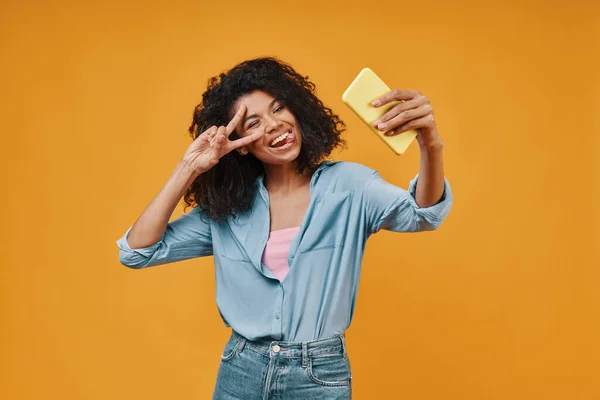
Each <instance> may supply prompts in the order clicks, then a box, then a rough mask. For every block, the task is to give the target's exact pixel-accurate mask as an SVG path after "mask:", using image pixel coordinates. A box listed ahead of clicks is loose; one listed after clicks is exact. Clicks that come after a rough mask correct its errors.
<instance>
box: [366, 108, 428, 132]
mask: <svg viewBox="0 0 600 400" xmlns="http://www.w3.org/2000/svg"><path fill="white" fill-rule="evenodd" d="M431 113H433V107H431V105H430V104H425V105H423V106H420V107H417V108H413V109H412V110H407V111H403V112H401V113H400V114H398V115H396V116H395V117H394V118H392V119H390V120H389V121H388V122H386V123H383V124H379V126H378V127H377V129H379V130H381V131H387V130H390V129H395V128H397V127H399V126H400V125H402V124H405V123H407V122H409V121H412V120H413V119H418V118H421V117H424V116H425V115H427V114H431Z"/></svg>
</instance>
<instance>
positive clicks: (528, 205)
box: [0, 0, 600, 400]
mask: <svg viewBox="0 0 600 400" xmlns="http://www.w3.org/2000/svg"><path fill="white" fill-rule="evenodd" d="M88 3H89V4H85V5H84V4H81V3H80V2H71V1H69V2H67V1H64V0H57V1H52V2H47V1H46V2H43V1H38V2H34V1H16V0H13V1H6V0H4V1H3V2H2V3H1V6H0V43H1V45H0V46H1V47H0V48H1V51H2V62H1V63H0V87H1V93H2V96H1V100H0V101H1V104H0V105H1V107H0V124H1V132H2V145H1V146H0V163H1V166H0V167H1V168H0V171H1V174H2V176H1V182H2V196H1V199H2V200H1V201H2V207H1V208H0V212H1V213H2V215H1V216H0V217H1V221H2V229H1V230H0V232H1V233H0V235H2V236H1V240H2V244H3V246H2V255H1V256H0V257H1V258H0V259H1V260H2V261H1V263H2V267H1V268H0V296H1V297H0V299H1V302H0V306H1V309H0V311H1V318H2V319H1V328H0V340H1V342H0V346H1V347H0V357H1V364H0V368H1V371H0V397H1V398H4V399H11V400H16V399H28V400H29V399H65V400H66V399H85V400H96V399H98V400H100V399H102V400H104V399H146V400H151V399H208V398H210V396H211V393H212V388H213V384H214V381H215V377H216V373H217V368H218V365H219V354H220V352H221V350H222V348H223V345H224V343H225V341H226V339H227V337H228V331H227V330H226V329H225V328H224V326H223V324H222V322H221V320H220V318H219V315H218V313H217V309H216V306H215V302H214V297H215V293H214V275H213V270H212V259H209V258H207V259H196V260H190V261H185V262H182V263H179V264H172V265H169V266H163V267H156V268H151V269H147V270H143V271H134V270H130V269H127V268H125V267H123V266H121V265H120V264H119V262H118V258H117V247H116V245H115V240H116V239H118V238H119V237H120V236H121V235H122V234H123V233H124V231H125V229H126V228H127V227H128V226H129V225H131V224H132V223H133V222H134V220H135V219H136V218H137V216H138V215H139V213H140V212H141V211H142V210H143V208H144V207H145V206H146V205H147V203H148V202H149V201H150V200H151V199H152V197H153V196H154V195H155V194H156V193H157V192H158V190H159V189H160V188H161V187H162V185H163V184H164V182H165V181H166V179H167V178H168V176H169V175H170V173H171V171H172V170H173V168H174V167H175V165H176V163H177V161H178V160H179V159H180V157H181V156H182V155H183V153H184V151H185V149H186V147H187V145H188V143H189V141H190V139H189V138H188V137H187V134H186V128H187V126H188V124H189V122H190V118H191V115H192V111H193V107H194V106H195V105H196V104H197V103H198V102H199V100H200V98H201V94H202V92H203V90H204V88H205V85H206V81H207V79H208V78H209V77H210V76H212V75H215V74H217V73H219V72H221V71H223V70H225V69H227V68H230V67H231V66H233V65H235V64H236V63H238V62H240V61H242V60H244V59H247V58H252V57H256V56H262V55H275V56H278V57H280V58H282V59H283V60H286V61H288V62H290V63H291V64H292V65H293V66H294V67H295V68H296V69H297V70H298V71H300V72H301V73H303V74H308V75H309V76H310V77H311V79H312V80H313V81H314V82H315V83H316V84H317V87H318V94H319V96H320V97H321V98H322V99H323V101H324V102H325V103H326V104H327V105H329V106H331V107H332V108H333V109H334V110H335V111H336V112H338V113H339V114H340V115H341V117H342V118H343V119H344V120H345V121H346V122H347V125H348V131H347V134H346V138H347V140H348V144H349V148H348V149H347V150H345V151H343V152H341V153H336V154H335V158H343V159H345V160H348V161H356V162H360V163H363V164H366V165H368V166H370V167H375V168H377V169H378V170H379V171H380V172H381V174H382V175H383V176H384V177H385V178H387V179H388V180H389V181H391V182H393V183H395V184H397V185H400V186H404V187H405V186H406V185H407V184H408V181H409V179H410V178H412V177H413V176H414V174H415V173H416V172H417V170H418V150H417V147H416V146H412V147H411V149H410V150H409V152H408V153H407V154H406V155H404V156H402V157H397V156H395V155H394V154H393V153H392V152H391V151H389V150H388V149H387V148H386V147H385V146H384V145H383V143H381V142H379V141H378V140H377V139H376V137H375V136H374V135H373V134H372V133H371V132H369V131H368V129H367V128H366V127H365V126H363V125H361V122H360V121H359V120H358V118H356V117H355V116H354V115H353V114H352V113H351V112H350V111H349V110H348V109H347V108H346V107H345V106H344V105H343V103H342V101H341V94H342V92H343V91H344V89H345V88H346V86H347V85H348V84H349V83H350V82H351V81H352V79H353V78H354V76H355V75H356V73H358V71H359V70H360V69H361V68H362V67H364V66H370V67H371V68H373V69H374V70H375V71H376V72H377V73H378V74H379V75H380V76H381V77H382V78H383V79H384V80H385V81H386V82H387V83H388V84H389V85H390V86H393V87H396V88H406V89H419V90H420V91H421V92H423V93H424V94H426V95H428V96H429V97H430V98H431V101H432V104H433V105H434V109H435V110H436V116H437V121H438V126H439V129H440V131H441V133H442V136H443V138H444V139H445V143H446V158H445V159H446V164H445V165H446V172H447V176H448V178H449V179H450V181H451V184H452V186H453V189H454V193H455V196H456V200H455V204H454V208H453V210H452V212H451V213H450V215H449V217H448V219H447V221H446V222H445V223H444V224H443V225H442V227H441V228H440V230H439V231H437V232H434V233H425V234H419V235H408V234H405V235H402V234H392V233H388V232H384V233H380V234H377V235H375V236H374V237H373V238H372V239H371V241H370V242H369V245H368V247H367V254H366V258H365V261H364V269H363V276H362V283H361V287H360V291H359V297H358V305H357V309H356V314H355V318H354V322H353V325H352V327H351V328H350V330H349V331H348V348H349V352H350V357H351V361H352V365H353V372H354V392H355V398H356V399H411V400H421V399H423V400H425V399H427V400H429V399H431V400H434V399H435V400H438V399H446V400H450V399H457V400H458V399H460V400H479V399H490V400H496V399H511V400H513V399H527V400H531V399H536V400H537V399H540V400H542V399H543V400H549V399H561V400H564V399H569V400H589V399H600V345H599V339H600V291H599V287H600V272H599V268H598V267H599V266H600V254H599V250H598V247H599V242H600V240H599V239H600V235H599V226H600V213H599V212H598V206H599V205H600V192H599V189H598V186H599V185H598V183H599V178H600V173H599V171H600V162H599V161H598V156H599V151H598V149H599V146H600V142H599V131H600V119H599V116H598V110H599V109H600V100H599V99H600V96H599V93H600V84H599V74H598V71H600V62H599V59H600V57H599V56H598V43H600V28H599V27H600V5H599V3H597V2H593V1H583V0H581V1H572V2H571V1H551V2H548V1H544V2H542V1H539V2H533V1H526V2H523V1H519V2H517V1H515V2H512V4H511V3H507V2H498V3H497V4H492V3H490V2H488V3H487V5H485V6H484V5H482V4H481V3H480V2H475V1H472V2H466V1H452V2H447V1H426V2H402V1H379V2H370V3H368V2H365V1H361V2H341V1H340V2H335V3H334V2H327V1H312V0H311V1H304V2H302V3H296V2H285V1H278V2H231V1H219V2H210V3H208V2H204V1H184V0H178V1H173V2H154V1H114V0H108V1H97V2H88ZM167 4H169V5H167ZM180 212H181V210H178V211H177V212H176V215H179V214H180Z"/></svg>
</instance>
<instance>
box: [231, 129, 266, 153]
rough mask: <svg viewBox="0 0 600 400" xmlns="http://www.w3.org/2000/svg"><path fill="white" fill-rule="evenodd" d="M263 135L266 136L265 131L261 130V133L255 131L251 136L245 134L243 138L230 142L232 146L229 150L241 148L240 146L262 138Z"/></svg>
mask: <svg viewBox="0 0 600 400" xmlns="http://www.w3.org/2000/svg"><path fill="white" fill-rule="evenodd" d="M263 136H264V132H260V133H253V134H252V135H250V136H244V137H243V138H241V139H236V140H233V141H231V142H229V143H230V147H231V148H230V149H228V150H229V151H231V150H235V149H239V148H240V147H243V146H247V145H249V144H250V143H252V142H255V141H257V140H258V139H260V138H262V137H263Z"/></svg>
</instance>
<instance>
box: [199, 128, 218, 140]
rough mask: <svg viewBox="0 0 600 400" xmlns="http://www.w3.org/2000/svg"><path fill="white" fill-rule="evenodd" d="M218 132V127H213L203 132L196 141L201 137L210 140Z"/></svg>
mask: <svg viewBox="0 0 600 400" xmlns="http://www.w3.org/2000/svg"><path fill="white" fill-rule="evenodd" d="M216 131H217V127H216V126H214V125H213V126H211V127H210V128H208V129H207V130H205V131H204V132H202V133H201V134H200V135H198V137H197V138H196V139H198V138H199V137H204V138H207V139H208V138H210V137H211V135H214V133H215V132H216Z"/></svg>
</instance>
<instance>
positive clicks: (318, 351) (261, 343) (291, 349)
mask: <svg viewBox="0 0 600 400" xmlns="http://www.w3.org/2000/svg"><path fill="white" fill-rule="evenodd" d="M232 335H233V336H234V337H235V338H236V339H237V342H238V343H237V346H236V349H237V351H238V352H242V351H243V350H244V348H245V347H251V348H252V350H254V351H257V352H259V353H262V354H264V355H266V356H270V357H286V358H299V359H300V358H301V359H302V364H303V365H304V364H305V363H307V362H308V359H309V358H315V357H328V356H332V355H341V356H342V357H344V358H346V357H347V355H346V339H345V337H344V334H340V335H335V336H332V337H330V338H325V339H318V340H312V341H308V342H286V341H277V340H269V339H264V340H258V341H253V340H248V339H246V338H245V337H243V336H242V335H240V334H239V333H237V332H235V331H232Z"/></svg>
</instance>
